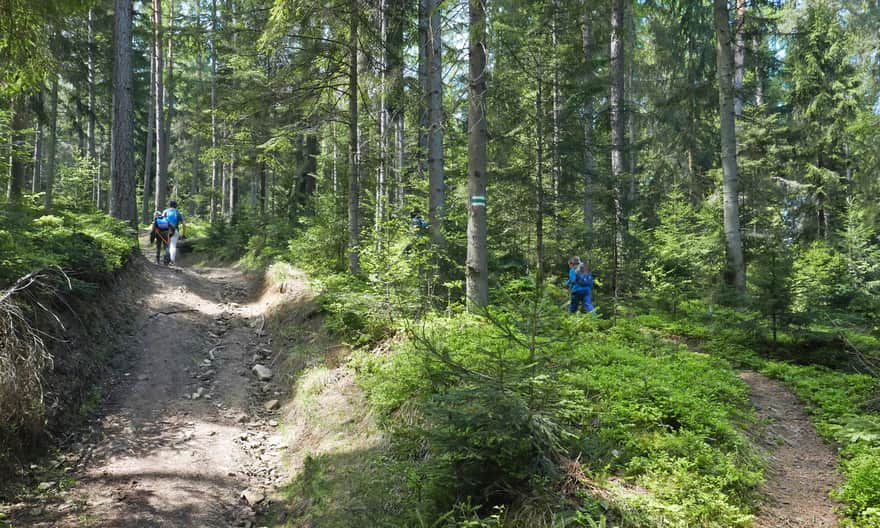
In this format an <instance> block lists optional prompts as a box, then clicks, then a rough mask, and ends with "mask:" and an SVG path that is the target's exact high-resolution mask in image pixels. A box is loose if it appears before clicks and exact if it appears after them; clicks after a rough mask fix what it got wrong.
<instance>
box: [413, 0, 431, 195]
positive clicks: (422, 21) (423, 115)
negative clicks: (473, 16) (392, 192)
mask: <svg viewBox="0 0 880 528" xmlns="http://www.w3.org/2000/svg"><path fill="white" fill-rule="evenodd" d="M434 1H435V0H419V28H418V29H419V140H418V149H417V151H416V164H417V165H416V169H417V170H418V176H419V181H424V177H425V175H426V174H427V173H428V163H427V160H428V94H429V93H430V88H429V87H428V69H429V68H430V65H429V64H428V46H430V43H429V37H428V34H429V32H430V29H429V28H430V24H431V22H430V20H431V15H430V9H431V5H432V4H433V3H434Z"/></svg>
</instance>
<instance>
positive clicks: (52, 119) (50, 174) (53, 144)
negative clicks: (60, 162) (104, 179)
mask: <svg viewBox="0 0 880 528" xmlns="http://www.w3.org/2000/svg"><path fill="white" fill-rule="evenodd" d="M50 97H51V98H52V101H51V103H49V144H48V145H46V187H45V194H44V195H43V208H44V209H45V210H47V211H48V210H49V209H51V208H52V196H53V195H52V192H53V190H54V188H55V154H56V152H57V149H58V75H57V74H54V75H52V89H51V94H50Z"/></svg>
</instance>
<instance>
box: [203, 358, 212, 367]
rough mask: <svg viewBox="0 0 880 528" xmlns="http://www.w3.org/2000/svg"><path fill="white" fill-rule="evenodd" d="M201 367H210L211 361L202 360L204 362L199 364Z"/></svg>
mask: <svg viewBox="0 0 880 528" xmlns="http://www.w3.org/2000/svg"><path fill="white" fill-rule="evenodd" d="M201 366H202V367H210V366H211V360H210V359H204V360H202V364H201Z"/></svg>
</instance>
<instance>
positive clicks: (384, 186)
mask: <svg viewBox="0 0 880 528" xmlns="http://www.w3.org/2000/svg"><path fill="white" fill-rule="evenodd" d="M379 19H380V20H379V38H380V39H381V42H382V44H383V47H384V48H385V50H384V54H383V55H382V56H381V59H380V66H379V70H380V71H379V164H378V167H377V171H378V172H377V175H376V216H375V225H374V227H373V230H374V232H375V241H376V250H377V251H378V252H380V253H381V252H382V248H383V242H384V238H385V235H384V233H383V232H382V226H383V224H384V223H385V217H386V205H387V192H388V172H389V171H388V167H389V163H388V161H389V160H388V152H389V150H390V149H389V145H390V136H389V134H388V123H389V119H388V47H387V44H386V43H387V42H388V5H387V3H386V2H385V0H379Z"/></svg>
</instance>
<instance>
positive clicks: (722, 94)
mask: <svg viewBox="0 0 880 528" xmlns="http://www.w3.org/2000/svg"><path fill="white" fill-rule="evenodd" d="M714 2H715V7H714V11H715V36H716V39H717V46H716V51H717V63H718V67H717V70H718V95H719V111H720V113H721V167H722V169H723V171H724V179H723V184H722V191H723V193H724V205H723V207H724V236H725V239H726V241H727V266H728V274H727V275H728V280H729V282H731V283H732V285H733V286H734V287H735V288H736V290H737V291H738V292H740V293H744V292H745V287H746V274H745V266H744V263H743V251H742V238H741V234H740V228H739V200H738V194H737V161H736V117H735V114H734V85H733V73H734V71H733V69H734V64H733V50H732V49H731V48H732V45H733V40H732V38H731V32H730V14H729V13H728V11H727V0H714Z"/></svg>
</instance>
